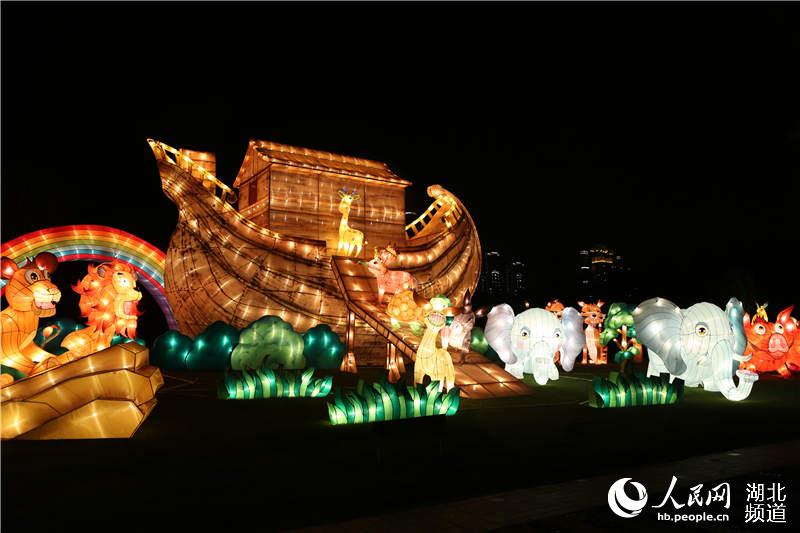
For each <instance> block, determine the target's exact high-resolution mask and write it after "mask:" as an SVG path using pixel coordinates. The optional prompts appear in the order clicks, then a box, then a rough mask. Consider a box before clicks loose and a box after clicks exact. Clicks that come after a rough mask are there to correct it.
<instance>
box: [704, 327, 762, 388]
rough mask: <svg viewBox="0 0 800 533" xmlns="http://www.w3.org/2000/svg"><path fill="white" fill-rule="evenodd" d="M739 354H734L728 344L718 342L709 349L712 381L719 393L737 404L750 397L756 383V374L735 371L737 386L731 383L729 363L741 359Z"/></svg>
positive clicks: (726, 342)
mask: <svg viewBox="0 0 800 533" xmlns="http://www.w3.org/2000/svg"><path fill="white" fill-rule="evenodd" d="M741 357H742V356H741V355H740V354H734V352H733V346H732V345H731V344H730V342H728V341H726V340H723V341H719V342H718V343H717V344H715V345H714V347H713V348H712V349H711V364H712V365H713V368H712V371H713V373H714V381H715V382H716V384H717V386H718V387H719V391H720V392H721V393H722V395H723V396H725V398H727V399H728V400H731V401H734V402H738V401H741V400H744V399H745V398H747V397H748V396H750V392H751V391H752V390H753V383H755V382H756V381H758V374H756V373H755V372H750V371H749V370H737V371H736V375H737V376H738V377H739V384H738V385H736V384H735V383H734V382H733V376H732V375H731V361H732V360H736V359H739V358H741Z"/></svg>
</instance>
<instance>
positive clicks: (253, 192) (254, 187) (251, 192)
mask: <svg viewBox="0 0 800 533" xmlns="http://www.w3.org/2000/svg"><path fill="white" fill-rule="evenodd" d="M257 199H258V180H257V179H255V178H254V179H252V180H250V186H249V187H248V189H247V201H248V202H249V204H248V205H253V204H254V203H256V200H257Z"/></svg>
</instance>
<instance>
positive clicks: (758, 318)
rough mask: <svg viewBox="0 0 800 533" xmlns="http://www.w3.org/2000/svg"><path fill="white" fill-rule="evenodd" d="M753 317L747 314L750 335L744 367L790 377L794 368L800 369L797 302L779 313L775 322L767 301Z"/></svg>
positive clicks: (745, 325) (745, 327)
mask: <svg viewBox="0 0 800 533" xmlns="http://www.w3.org/2000/svg"><path fill="white" fill-rule="evenodd" d="M757 307H758V308H757V310H756V313H755V315H753V318H752V319H751V318H750V316H749V315H747V314H745V316H744V322H743V324H744V332H745V335H746V337H747V348H746V349H745V355H751V356H752V357H751V358H750V360H749V361H743V362H742V363H741V365H740V368H741V369H744V370H750V371H753V372H759V373H762V372H778V373H779V374H780V375H781V376H783V377H785V378H788V377H789V376H791V374H792V372H798V371H800V342H796V338H797V330H798V325H797V320H796V319H795V318H793V317H792V311H793V310H794V305H791V306H789V307H787V308H786V309H784V310H783V311H781V312H780V313H778V316H777V318H776V320H775V322H770V321H769V317H768V316H767V312H766V308H767V304H764V305H760V306H757Z"/></svg>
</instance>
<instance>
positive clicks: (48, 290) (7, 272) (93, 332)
mask: <svg viewBox="0 0 800 533" xmlns="http://www.w3.org/2000/svg"><path fill="white" fill-rule="evenodd" d="M57 267H58V259H57V258H56V257H55V256H54V255H53V254H51V253H49V252H43V253H41V254H39V255H37V256H36V257H35V258H34V259H30V260H28V261H27V262H26V263H25V264H24V265H23V266H21V267H18V266H17V265H16V263H14V261H12V260H11V259H9V258H6V257H3V258H2V276H3V278H4V279H7V280H8V285H7V286H6V299H7V301H8V307H7V308H6V309H4V310H3V312H2V326H3V331H2V353H0V361H1V362H2V365H3V374H2V382H0V384H2V385H8V384H9V383H11V382H13V381H14V380H15V379H20V378H23V377H26V376H31V375H34V374H38V373H40V372H43V371H45V370H48V369H50V368H54V367H56V366H59V365H61V364H63V363H66V362H69V361H72V360H75V359H77V358H79V357H83V356H85V355H89V354H91V353H94V352H96V351H99V350H102V349H104V348H107V347H109V346H110V345H111V340H112V338H113V336H114V334H115V333H119V334H120V335H123V336H124V337H128V338H131V339H132V338H135V336H136V323H137V316H138V314H139V313H138V311H137V309H136V307H137V302H138V301H139V300H140V299H141V298H142V294H141V293H140V292H139V291H137V290H136V288H135V287H136V273H135V272H134V270H133V268H132V267H131V266H130V265H127V264H125V263H122V262H120V261H117V260H114V261H111V262H109V263H103V264H101V265H99V266H97V267H94V266H89V273H88V274H87V275H86V277H84V278H83V280H82V281H81V282H80V283H78V284H77V285H75V286H73V287H72V289H73V290H74V291H75V292H77V293H78V294H80V295H81V298H80V302H79V306H80V309H81V315H82V316H84V317H87V322H88V327H87V328H84V329H80V330H77V331H73V332H72V333H70V334H69V335H67V336H66V337H65V338H64V341H63V342H62V343H61V346H62V347H64V348H67V352H65V353H63V354H61V355H59V356H55V355H53V354H51V353H48V352H46V351H44V350H43V349H41V348H40V347H39V346H37V345H36V344H34V342H33V339H34V337H35V336H36V332H37V329H38V328H39V319H40V318H47V317H51V316H53V315H55V313H56V304H57V303H58V302H59V300H60V299H61V291H59V289H58V287H56V286H55V285H54V284H53V283H52V282H51V281H50V275H51V274H52V273H53V272H55V270H56V268H57ZM56 333H57V332H53V331H51V334H50V337H52V336H53V334H56Z"/></svg>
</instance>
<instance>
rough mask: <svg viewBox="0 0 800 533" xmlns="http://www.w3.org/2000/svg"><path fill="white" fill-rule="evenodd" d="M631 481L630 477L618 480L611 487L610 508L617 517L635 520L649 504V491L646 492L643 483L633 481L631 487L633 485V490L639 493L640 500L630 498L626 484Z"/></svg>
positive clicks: (609, 491)
mask: <svg viewBox="0 0 800 533" xmlns="http://www.w3.org/2000/svg"><path fill="white" fill-rule="evenodd" d="M630 479H631V478H629V477H624V478H622V479H618V480H617V481H615V482H614V484H613V485H611V488H610V489H608V506H609V507H611V510H612V511H614V514H615V515H617V516H621V517H622V518H633V517H634V516H636V515H638V514H639V513H641V512H642V509H644V506H645V505H646V504H647V490H645V488H644V485H642V484H641V483H637V482H635V481H631V485H633V488H635V489H636V491H637V492H638V493H639V499H638V500H633V499H631V498H628V495H627V494H625V483H627V482H628V481H630Z"/></svg>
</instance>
